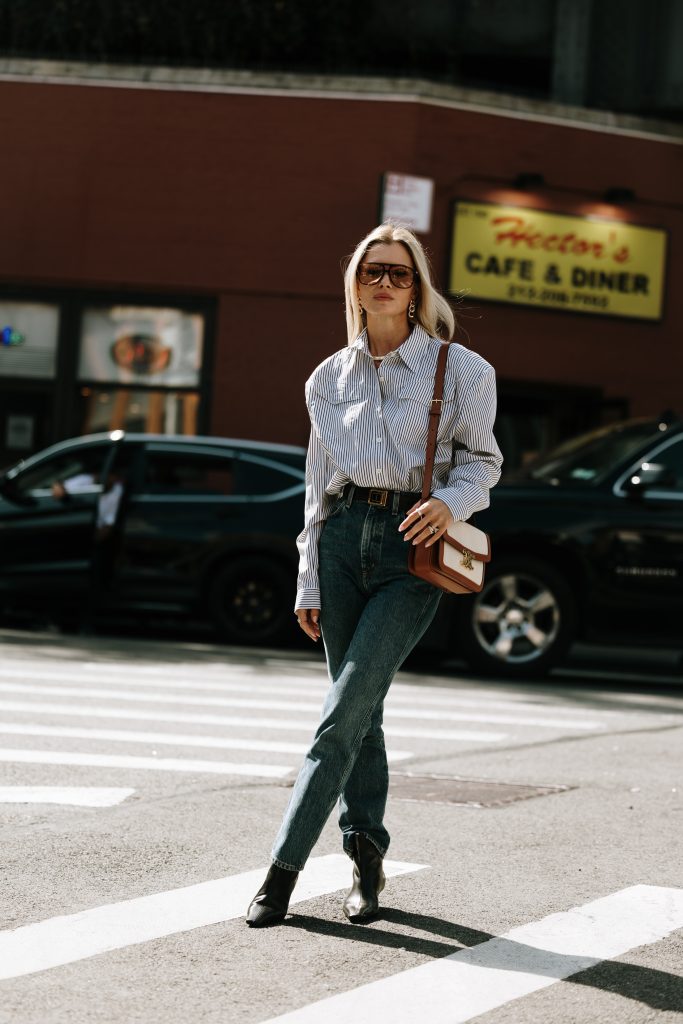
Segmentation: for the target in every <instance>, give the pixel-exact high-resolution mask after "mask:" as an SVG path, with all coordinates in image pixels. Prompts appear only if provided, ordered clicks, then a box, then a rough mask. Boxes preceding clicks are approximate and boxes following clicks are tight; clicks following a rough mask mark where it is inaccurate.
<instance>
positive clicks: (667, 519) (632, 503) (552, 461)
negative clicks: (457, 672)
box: [440, 419, 683, 677]
mask: <svg viewBox="0 0 683 1024" xmlns="http://www.w3.org/2000/svg"><path fill="white" fill-rule="evenodd" d="M491 499H492V500H491V506H490V508H489V509H487V510H486V511H485V512H482V513H480V514H478V515H477V517H476V523H477V526H479V527H480V528H481V529H483V530H486V531H487V533H489V534H490V535H491V540H492V549H493V560H492V562H491V565H490V567H489V569H488V571H487V576H486V583H485V586H484V589H483V590H482V592H481V593H480V594H478V595H476V596H474V597H465V598H452V599H450V600H448V601H446V602H443V605H445V606H446V607H447V608H448V615H449V616H450V618H449V626H450V636H451V639H452V650H453V651H454V652H458V653H460V654H462V655H463V656H465V657H466V659H467V660H468V661H469V662H470V663H471V664H473V665H475V666H476V667H478V668H479V669H482V670H484V671H486V672H489V673H492V674H495V675H507V676H518V677H519V676H530V675H540V674H542V673H544V672H546V671H547V670H548V669H549V668H551V666H553V665H556V664H557V663H558V662H559V661H560V660H561V659H562V657H563V656H564V654H565V653H566V651H567V649H568V648H569V646H570V644H571V643H572V641H574V640H577V639H583V640H587V641H600V642H605V643H615V642H616V643H621V644H624V645H626V646H630V647H635V646H639V645H644V646H648V645H661V646H664V647H669V648H674V649H678V648H680V647H683V627H682V623H683V424H681V422H675V423H672V422H667V421H666V420H663V421H662V422H659V421H653V420H645V419H642V420H630V421H627V422H623V423H619V424H616V425H613V426H609V427H605V428H603V429H600V430H596V431H594V432H592V433H589V434H586V435H583V436H581V437H578V438H575V439H573V440H570V441H568V442H567V443H565V444H563V445H561V446H560V447H559V448H557V449H555V450H554V451H552V452H551V453H550V454H548V455H547V456H545V457H544V458H542V459H540V460H538V461H537V462H536V463H534V464H532V465H531V466H529V467H528V468H527V469H526V470H525V471H523V472H520V473H518V474H517V475H516V476H515V477H513V478H510V479H508V480H507V481H506V482H504V483H501V484H500V485H499V486H498V487H497V488H496V489H495V490H494V491H493V492H492V495H491ZM440 622H443V619H442V618H441V616H440Z"/></svg>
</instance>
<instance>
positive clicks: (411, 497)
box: [344, 484, 420, 512]
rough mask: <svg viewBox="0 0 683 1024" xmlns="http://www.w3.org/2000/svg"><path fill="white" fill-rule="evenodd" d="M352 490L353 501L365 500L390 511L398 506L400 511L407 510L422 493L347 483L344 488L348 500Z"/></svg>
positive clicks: (369, 503)
mask: <svg viewBox="0 0 683 1024" xmlns="http://www.w3.org/2000/svg"><path fill="white" fill-rule="evenodd" d="M351 490H352V491H353V493H352V495H351V501H365V502H367V504H368V505H376V506H377V507H378V508H386V509H388V510H389V511H392V510H393V509H394V508H396V509H397V511H399V512H406V511H407V510H408V509H409V508H411V507H412V506H413V505H414V504H415V502H417V501H419V500H420V495H419V494H413V492H412V491H387V490H383V489H382V488H380V487H356V486H355V484H347V485H346V487H345V488H344V496H345V497H346V498H347V500H348V496H349V491H351ZM396 499H398V500H397V501H396Z"/></svg>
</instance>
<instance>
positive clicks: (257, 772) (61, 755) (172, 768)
mask: <svg viewBox="0 0 683 1024" xmlns="http://www.w3.org/2000/svg"><path fill="white" fill-rule="evenodd" d="M0 761H4V762H5V763H9V764H69V765H83V766H84V767H88V768H131V769H133V770H135V771H138V770H142V771H155V772H207V773H209V774H210V775H249V776H254V777H256V778H264V779H281V778H284V776H285V775H289V773H290V772H291V771H293V768H292V767H291V766H289V767H284V766H283V765H281V764H246V763H244V764H238V763H236V762H229V761H196V760H194V759H193V758H189V757H188V758H184V757H183V758H180V757H133V756H127V755H123V754H81V753H78V752H77V751H69V750H13V749H10V748H7V747H2V748H0Z"/></svg>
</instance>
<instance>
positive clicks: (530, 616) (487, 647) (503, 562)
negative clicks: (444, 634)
mask: <svg viewBox="0 0 683 1024" xmlns="http://www.w3.org/2000/svg"><path fill="white" fill-rule="evenodd" d="M457 628H458V636H457V637H456V642H455V645H454V648H455V651H456V653H458V654H462V656H463V657H464V658H465V660H466V661H467V662H468V663H469V664H470V665H471V666H472V667H473V668H475V669H477V670H479V671H481V672H485V673H486V674H487V675H496V676H504V677H506V678H512V679H521V678H529V677H537V676H542V675H545V674H546V673H547V672H548V671H549V670H550V669H551V668H552V667H553V666H554V665H557V664H558V663H559V662H560V661H561V660H562V658H563V657H564V656H565V654H566V653H567V650H568V649H569V647H570V645H571V643H572V641H573V639H574V637H575V635H576V602H575V600H574V596H573V594H572V591H571V588H570V586H569V584H568V583H567V582H566V580H565V579H564V577H563V576H562V575H561V573H560V572H559V571H558V570H557V569H556V568H555V567H554V566H553V565H549V564H548V563H547V562H544V561H541V560H540V559H538V558H533V557H527V556H526V555H523V554H519V555H516V556H506V557H504V558H500V559H496V560H495V562H492V564H491V566H490V568H489V569H488V570H487V574H486V581H485V583H484V588H483V590H482V591H481V592H480V593H479V594H475V595H473V597H471V598H470V597H468V598H466V599H464V600H463V601H462V603H461V606H460V608H459V611H458V615H457Z"/></svg>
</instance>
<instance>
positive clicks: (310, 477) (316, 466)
mask: <svg viewBox="0 0 683 1024" xmlns="http://www.w3.org/2000/svg"><path fill="white" fill-rule="evenodd" d="M333 472H334V468H333V466H332V463H331V462H330V459H329V456H328V455H327V452H326V451H325V449H324V448H323V446H322V445H321V443H320V440H319V438H318V436H317V434H316V432H315V430H311V438H310V441H309V445H308V454H307V456H306V501H305V505H304V528H303V530H302V531H301V533H300V534H299V536H298V537H297V539H296V546H297V548H298V549H299V575H298V577H297V587H296V603H295V605H294V607H295V609H296V608H320V581H319V555H318V542H319V541H320V534H321V533H322V529H323V526H324V524H325V520H326V518H327V516H328V514H329V511H330V508H331V507H332V505H333V503H334V495H331V494H328V493H327V492H326V490H325V488H326V486H327V484H328V482H329V480H330V479H331V477H332V476H333Z"/></svg>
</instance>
